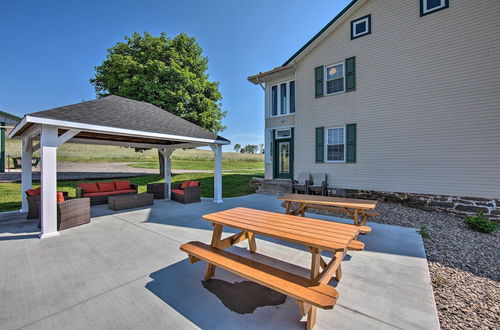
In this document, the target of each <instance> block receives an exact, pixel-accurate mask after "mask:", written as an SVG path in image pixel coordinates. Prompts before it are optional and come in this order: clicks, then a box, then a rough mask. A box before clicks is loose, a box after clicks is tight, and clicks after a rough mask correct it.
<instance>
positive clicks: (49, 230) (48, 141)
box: [40, 125, 59, 238]
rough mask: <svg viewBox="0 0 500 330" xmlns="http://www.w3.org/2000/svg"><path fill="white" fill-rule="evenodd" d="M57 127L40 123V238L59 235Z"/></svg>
mask: <svg viewBox="0 0 500 330" xmlns="http://www.w3.org/2000/svg"><path fill="white" fill-rule="evenodd" d="M57 131H58V129H57V127H54V126H47V125H42V130H41V134H40V136H41V137H40V152H41V156H42V165H41V184H42V196H41V201H40V207H41V211H40V216H41V222H42V232H41V235H40V238H47V237H52V236H57V235H59V232H58V231H57V203H56V193H57V158H56V156H57V147H58V146H59V140H58V134H57Z"/></svg>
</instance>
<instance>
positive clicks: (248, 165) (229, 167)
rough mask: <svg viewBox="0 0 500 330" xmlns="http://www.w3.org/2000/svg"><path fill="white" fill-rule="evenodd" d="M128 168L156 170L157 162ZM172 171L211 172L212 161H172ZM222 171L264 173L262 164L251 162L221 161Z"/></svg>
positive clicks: (131, 165) (138, 164) (136, 163)
mask: <svg viewBox="0 0 500 330" xmlns="http://www.w3.org/2000/svg"><path fill="white" fill-rule="evenodd" d="M128 166H130V167H135V168H154V169H156V168H158V167H159V164H158V161H151V162H134V163H131V164H128ZM172 169H174V170H213V169H214V161H213V160H197V159H193V160H184V159H174V160H172ZM222 170H223V171H238V170H252V171H254V170H262V171H264V163H263V162H253V161H233V160H224V161H222Z"/></svg>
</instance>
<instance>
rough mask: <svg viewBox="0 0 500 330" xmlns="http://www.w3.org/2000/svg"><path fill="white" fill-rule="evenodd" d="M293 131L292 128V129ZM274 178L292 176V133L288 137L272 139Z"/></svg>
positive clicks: (289, 177) (288, 177) (290, 177)
mask: <svg viewBox="0 0 500 330" xmlns="http://www.w3.org/2000/svg"><path fill="white" fill-rule="evenodd" d="M292 132H293V130H292ZM274 151H275V152H274V157H273V158H274V159H273V164H274V178H276V179H292V178H293V133H292V136H291V137H290V138H286V139H276V138H275V140H274Z"/></svg>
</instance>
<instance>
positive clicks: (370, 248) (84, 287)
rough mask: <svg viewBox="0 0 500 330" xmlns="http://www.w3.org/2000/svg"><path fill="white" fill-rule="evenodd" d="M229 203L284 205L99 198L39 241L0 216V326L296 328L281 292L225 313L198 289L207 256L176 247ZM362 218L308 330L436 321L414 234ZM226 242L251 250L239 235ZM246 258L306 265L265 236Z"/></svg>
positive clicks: (231, 279) (291, 304) (200, 235)
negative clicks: (277, 299) (107, 201)
mask: <svg viewBox="0 0 500 330" xmlns="http://www.w3.org/2000/svg"><path fill="white" fill-rule="evenodd" d="M235 206H246V207H251V208H256V209H264V210H269V211H277V212H283V209H282V207H281V206H280V202H279V201H277V200H276V198H275V197H272V196H265V195H258V194H254V195H249V196H245V197H238V198H231V199H226V200H225V201H224V203H223V204H214V203H212V202H211V201H209V200H204V201H203V202H202V203H196V204H188V205H184V204H179V203H176V202H173V201H159V200H156V201H155V205H154V207H150V208H142V209H135V210H128V211H118V212H114V211H110V210H108V209H107V207H106V206H105V205H100V206H96V207H93V208H92V214H93V218H92V222H91V223H90V224H87V225H83V226H80V227H76V228H72V229H68V230H65V231H62V232H61V236H59V237H54V238H49V239H45V240H40V239H38V238H36V237H37V236H36V233H37V230H36V226H35V224H34V223H33V222H23V221H24V220H22V218H21V217H19V216H16V214H14V213H11V214H7V215H3V216H0V265H1V266H0V328H2V329H18V328H27V329H161V328H171V329H192V328H203V329H236V328H249V329H304V327H305V323H304V322H300V321H299V320H300V315H299V312H298V306H297V304H296V303H295V301H294V300H293V299H290V298H287V299H286V300H285V302H284V303H282V304H279V305H276V306H265V307H258V308H257V309H256V310H255V311H253V312H252V313H247V314H238V313H235V312H233V311H231V310H230V309H229V308H227V307H226V306H225V305H224V304H223V303H222V302H221V300H219V298H218V296H217V295H215V294H213V293H212V292H211V291H209V290H208V289H207V288H208V287H209V285H207V283H205V286H204V283H203V282H202V277H203V271H204V263H202V262H199V263H196V264H193V265H191V264H189V262H188V261H187V257H186V255H185V254H184V253H182V252H181V251H179V245H180V244H182V243H184V242H187V241H191V240H201V241H203V242H209V241H210V236H211V229H212V227H211V225H210V224H209V223H207V222H206V221H203V220H201V215H202V214H204V213H209V212H215V211H219V210H222V209H227V208H231V207H235ZM308 216H311V217H316V218H322V219H332V218H329V217H324V216H318V215H313V214H310V215H308ZM339 221H342V220H341V219H339ZM369 225H370V226H372V228H373V232H372V233H371V234H368V235H365V236H362V237H361V238H360V239H361V240H362V241H364V242H365V243H366V249H365V251H361V252H349V254H348V256H347V257H346V259H345V261H344V262H343V263H342V267H343V274H344V276H343V278H342V281H340V283H338V284H337V283H336V282H332V284H333V285H336V286H337V289H338V291H339V295H340V296H339V300H338V303H337V305H336V306H335V307H334V309H333V310H319V311H318V323H317V326H316V329H438V328H439V323H438V318H437V313H436V308H435V304H434V299H433V293H432V287H431V284H430V278H429V272H428V268H427V262H426V259H425V252H424V247H423V243H422V240H421V237H420V236H419V235H418V234H417V233H416V230H415V229H411V228H402V227H396V226H390V225H383V224H376V223H369ZM230 249H231V251H232V252H235V253H240V254H243V255H246V256H250V254H249V252H248V249H247V246H246V244H243V243H242V244H239V245H238V246H235V247H231V248H230ZM250 257H252V258H256V259H259V260H261V261H262V260H263V261H265V262H268V263H270V264H273V265H276V266H278V267H283V268H284V269H287V270H289V271H293V272H296V273H298V274H307V273H308V272H307V269H308V268H309V267H310V254H309V253H308V252H307V251H305V250H304V249H303V248H302V247H301V246H298V245H295V244H290V243H285V242H281V241H277V240H273V239H267V238H265V239H263V238H262V237H258V239H257V253H256V254H252V255H251V256H250ZM274 258H276V259H274ZM284 262H286V263H284ZM288 263H290V264H288ZM215 278H216V279H219V280H222V281H220V283H223V284H224V285H225V286H226V287H228V288H229V292H230V293H231V295H232V297H231V301H233V302H235V303H244V302H245V301H246V300H247V299H248V297H246V296H244V295H242V294H241V292H240V291H238V292H236V291H235V290H234V287H238V286H239V285H240V284H235V282H241V281H243V279H242V278H240V277H238V276H235V275H233V274H230V273H228V272H226V271H224V270H220V269H218V270H217V271H216V275H215ZM233 286H234V287H233ZM205 287H207V288H205ZM231 288H232V290H231ZM212 289H213V288H212ZM259 294H260V293H257V292H256V293H255V295H257V299H258V297H259V296H258V295H259ZM254 298H255V297H254ZM226 303H227V301H226ZM304 321H305V319H304Z"/></svg>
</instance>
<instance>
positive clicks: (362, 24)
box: [351, 15, 372, 39]
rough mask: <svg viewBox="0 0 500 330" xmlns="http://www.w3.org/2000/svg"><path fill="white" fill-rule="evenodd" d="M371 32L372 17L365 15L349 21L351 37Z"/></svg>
mask: <svg viewBox="0 0 500 330" xmlns="http://www.w3.org/2000/svg"><path fill="white" fill-rule="evenodd" d="M371 32H372V17H371V15H366V16H363V17H361V18H358V19H356V20H354V21H351V39H356V38H359V37H362V36H364V35H367V34H370V33H371Z"/></svg>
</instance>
